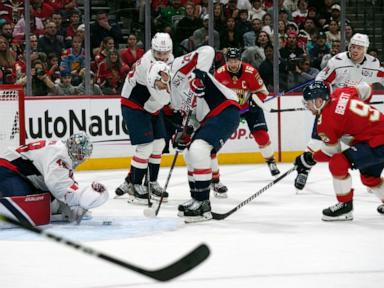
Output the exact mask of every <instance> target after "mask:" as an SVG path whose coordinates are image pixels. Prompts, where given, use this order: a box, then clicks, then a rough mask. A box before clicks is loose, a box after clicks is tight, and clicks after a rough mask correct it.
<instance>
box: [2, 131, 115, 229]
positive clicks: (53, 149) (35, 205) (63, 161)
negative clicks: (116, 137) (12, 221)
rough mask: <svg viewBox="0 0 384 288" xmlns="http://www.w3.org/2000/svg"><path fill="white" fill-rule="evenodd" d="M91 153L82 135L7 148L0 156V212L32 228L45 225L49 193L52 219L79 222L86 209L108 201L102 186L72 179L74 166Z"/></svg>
mask: <svg viewBox="0 0 384 288" xmlns="http://www.w3.org/2000/svg"><path fill="white" fill-rule="evenodd" d="M91 153H92V144H91V143H90V141H89V139H88V137H87V135H86V134H85V133H84V132H79V133H75V134H73V135H71V136H70V137H69V138H68V139H67V140H66V141H49V140H40V141H35V142H31V143H29V144H27V145H23V146H20V147H18V148H9V149H7V150H6V151H5V152H4V154H3V155H1V156H0V210H2V212H3V213H4V211H5V210H8V212H10V213H11V214H12V215H13V216H14V217H16V218H17V219H18V220H19V221H21V222H27V223H29V224H31V225H34V224H36V223H39V224H47V223H44V222H46V220H48V222H49V219H50V210H51V209H50V201H49V200H50V196H49V194H51V195H52V196H53V197H54V199H52V200H54V201H53V202H52V205H51V208H52V209H53V210H52V212H53V213H55V214H56V219H55V220H68V221H76V222H78V223H79V222H80V220H81V218H82V217H83V215H84V214H85V212H86V211H87V210H88V209H92V208H96V207H98V206H100V205H102V204H104V203H105V202H106V201H107V200H108V192H107V190H106V188H105V186H104V185H103V184H101V183H98V182H93V183H92V184H90V185H80V184H78V183H77V182H76V181H75V180H74V178H73V173H74V169H75V168H76V166H78V165H79V164H80V163H82V162H83V161H85V160H86V159H87V158H89V157H90V155H91ZM34 195H35V196H36V197H33V196H34ZM59 212H60V214H61V216H62V218H60V219H58V218H57V214H59ZM7 214H9V213H7Z"/></svg>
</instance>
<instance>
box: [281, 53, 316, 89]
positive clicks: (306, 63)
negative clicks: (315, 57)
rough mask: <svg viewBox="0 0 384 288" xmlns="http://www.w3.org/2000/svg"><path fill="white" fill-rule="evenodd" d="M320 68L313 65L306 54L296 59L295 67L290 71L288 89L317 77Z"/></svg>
mask: <svg viewBox="0 0 384 288" xmlns="http://www.w3.org/2000/svg"><path fill="white" fill-rule="evenodd" d="M318 73H319V70H318V69H316V68H313V67H311V61H310V59H309V57H308V56H304V57H302V58H300V59H299V60H298V61H296V65H295V69H294V70H291V71H289V72H288V87H287V88H288V89H290V88H292V87H294V86H295V85H297V84H299V83H305V82H308V81H309V80H312V79H315V77H316V75H317V74H318Z"/></svg>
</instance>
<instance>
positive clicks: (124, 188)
mask: <svg viewBox="0 0 384 288" xmlns="http://www.w3.org/2000/svg"><path fill="white" fill-rule="evenodd" d="M130 186H131V183H130V182H129V181H128V179H127V178H125V180H124V182H123V183H122V184H120V186H119V187H117V188H116V190H115V193H116V196H122V195H124V194H128V193H129V190H130V189H131V187H130Z"/></svg>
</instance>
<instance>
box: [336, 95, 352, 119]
mask: <svg viewBox="0 0 384 288" xmlns="http://www.w3.org/2000/svg"><path fill="white" fill-rule="evenodd" d="M350 96H351V95H349V94H347V93H344V92H343V93H341V95H340V98H339V101H337V104H336V109H335V113H336V114H339V115H344V113H345V109H346V108H347V103H348V100H349V97H350Z"/></svg>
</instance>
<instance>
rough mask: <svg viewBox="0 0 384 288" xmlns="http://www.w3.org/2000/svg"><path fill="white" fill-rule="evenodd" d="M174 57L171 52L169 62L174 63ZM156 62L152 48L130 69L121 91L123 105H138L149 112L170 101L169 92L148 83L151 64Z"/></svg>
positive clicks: (154, 111)
mask: <svg viewBox="0 0 384 288" xmlns="http://www.w3.org/2000/svg"><path fill="white" fill-rule="evenodd" d="M173 59H174V58H173V55H172V54H171V55H170V57H169V59H168V62H167V64H170V63H172V61H173ZM156 62H157V61H156V59H155V58H154V57H153V55H152V51H151V50H148V51H147V52H146V53H145V54H144V55H143V57H142V58H141V59H139V60H138V61H137V62H136V64H135V68H134V69H133V71H130V72H129V73H128V75H127V77H126V78H125V82H124V86H123V89H122V91H121V97H122V104H123V105H126V106H128V107H135V106H136V107H137V105H138V107H140V108H142V109H144V110H145V111H147V112H149V113H156V112H158V111H159V110H160V109H161V108H163V106H164V105H167V104H168V103H169V101H170V98H169V93H166V92H164V91H159V90H157V89H155V88H154V87H152V86H151V85H149V83H148V74H149V71H150V69H151V66H152V65H153V64H154V63H156ZM125 99H126V100H125ZM132 102H133V103H132ZM131 104H133V105H131Z"/></svg>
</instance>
